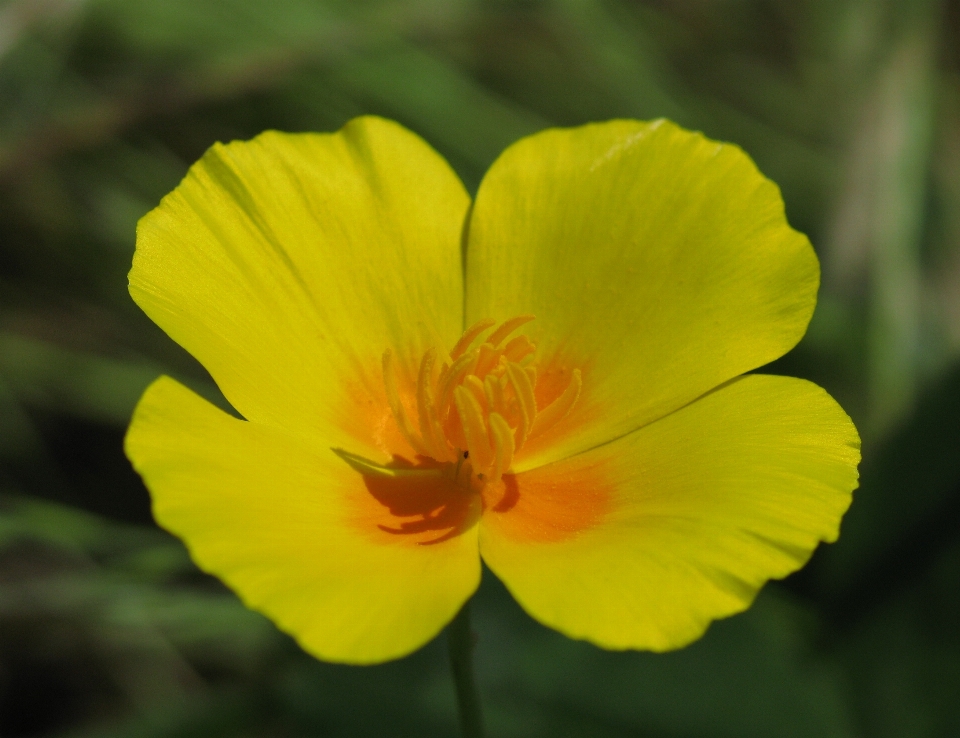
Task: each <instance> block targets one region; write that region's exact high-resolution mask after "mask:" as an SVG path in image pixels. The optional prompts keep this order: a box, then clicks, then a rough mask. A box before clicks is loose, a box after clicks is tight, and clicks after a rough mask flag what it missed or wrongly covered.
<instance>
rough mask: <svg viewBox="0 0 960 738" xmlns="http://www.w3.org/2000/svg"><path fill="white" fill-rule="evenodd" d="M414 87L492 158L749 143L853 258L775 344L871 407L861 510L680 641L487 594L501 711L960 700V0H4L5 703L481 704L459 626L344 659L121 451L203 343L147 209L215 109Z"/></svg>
mask: <svg viewBox="0 0 960 738" xmlns="http://www.w3.org/2000/svg"><path fill="white" fill-rule="evenodd" d="M361 113H378V114H381V115H385V116H388V117H391V118H395V119H397V120H399V121H401V122H402V123H404V124H405V125H407V126H409V127H410V128H412V129H414V130H416V131H418V132H419V133H420V134H421V135H423V136H424V137H425V138H426V139H427V140H428V141H429V142H431V143H432V144H433V145H434V146H435V147H436V148H438V149H439V150H440V151H441V152H442V153H443V154H444V155H445V156H446V157H447V158H448V160H449V161H450V162H451V163H452V164H453V166H454V167H455V168H456V169H457V171H458V172H459V173H460V175H461V176H462V177H463V179H464V181H465V182H466V183H467V186H468V187H469V188H471V189H475V188H476V186H477V183H478V182H479V180H480V177H481V176H482V174H483V172H484V170H485V169H486V168H487V166H488V165H489V164H490V163H491V161H492V160H493V159H494V158H495V157H496V155H497V154H498V153H499V152H500V151H501V150H502V149H503V148H504V147H505V146H506V145H507V144H509V143H510V142H512V141H514V140H515V139H517V138H518V137H520V136H523V135H525V134H528V133H531V132H533V131H536V130H539V129H541V128H543V127H546V126H550V125H576V124H580V123H583V122H586V121H591V120H603V119H608V118H613V117H632V118H652V117H659V116H666V117H669V118H672V119H673V120H675V121H677V122H679V123H680V124H682V125H684V126H687V127H689V128H694V129H699V130H702V131H704V132H705V133H706V134H707V135H709V136H711V137H713V138H718V139H723V140H730V141H734V142H736V143H738V144H740V145H741V146H742V147H743V148H745V149H746V150H747V151H748V152H749V153H750V154H751V155H752V156H753V157H754V158H755V160H756V161H757V163H758V164H759V166H760V168H761V169H762V170H763V171H764V172H765V173H766V174H767V175H768V176H770V177H771V178H773V179H774V180H776V181H777V182H778V183H779V184H780V185H781V187H782V189H783V193H784V197H785V199H786V203H787V211H788V214H789V217H790V219H791V222H792V223H793V225H794V226H795V227H797V228H799V229H801V230H803V231H805V232H806V233H808V234H809V235H810V237H811V239H812V241H813V243H814V245H815V247H816V248H817V251H818V253H819V255H820V258H821V261H822V264H823V286H822V289H821V295H820V303H819V307H818V310H817V313H816V316H815V317H814V320H813V323H812V325H811V328H810V331H809V333H808V335H807V337H806V338H805V339H804V341H803V342H802V343H801V345H800V346H799V347H798V348H797V349H796V350H795V351H793V352H792V353H791V354H790V355H788V356H787V357H785V358H784V359H781V360H780V361H778V362H776V364H775V365H774V366H772V367H770V368H767V369H766V371H773V372H782V373H786V374H793V375H797V376H804V377H808V378H810V379H813V380H815V381H816V382H818V383H820V384H821V385H823V386H824V387H826V388H827V389H828V390H829V391H830V392H831V393H832V394H833V395H834V396H835V397H836V398H838V399H839V400H840V401H841V403H842V404H843V405H844V407H845V408H846V409H847V410H848V411H849V412H850V413H851V414H852V415H853V417H854V419H855V420H856V421H857V424H858V426H859V427H860V428H861V430H862V433H863V436H864V463H863V467H862V474H863V477H862V486H861V488H860V490H859V491H858V492H857V493H856V495H855V502H854V505H853V507H852V509H851V511H850V513H849V515H848V516H847V518H846V519H845V521H844V525H843V531H842V535H841V538H840V541H839V542H838V543H837V544H835V545H833V546H829V547H825V548H823V549H821V550H820V551H819V552H818V553H817V555H816V556H815V557H814V560H813V561H812V562H811V564H810V566H808V567H807V568H806V569H805V570H803V571H802V572H800V573H798V574H797V575H794V576H793V577H791V578H789V579H788V580H786V581H784V582H781V583H774V584H771V585H770V586H768V587H767V588H766V589H765V590H764V591H763V593H762V594H761V596H760V598H759V600H758V601H757V604H756V605H755V606H754V607H753V608H752V609H751V610H750V611H749V612H747V613H745V614H743V615H740V616H737V617H734V618H731V619H729V620H726V621H722V622H719V623H716V624H715V625H714V626H712V627H711V628H710V630H709V632H708V634H707V636H706V637H705V638H704V639H703V640H702V641H700V642H699V643H697V644H695V645H693V646H692V647H690V648H688V649H686V650H684V651H680V652H677V653H673V654H667V655H651V654H637V653H607V652H603V651H600V650H598V649H595V648H593V647H591V646H589V645H586V644H583V643H579V642H574V641H569V640H567V639H565V638H563V637H562V636H560V635H558V634H556V633H554V632H552V631H549V630H546V629H545V628H542V627H540V626H539V625H538V624H536V623H534V622H532V621H531V620H530V619H529V618H528V617H527V616H526V615H524V614H523V613H522V611H520V610H519V608H518V607H517V605H516V604H514V603H513V602H512V600H511V599H510V597H509V596H508V595H507V594H506V592H505V591H504V589H503V588H502V586H501V585H500V584H499V583H497V582H496V580H495V579H494V578H493V577H492V576H490V575H487V576H485V579H484V584H483V586H482V589H481V591H480V593H479V596H478V598H477V602H476V605H475V610H474V612H475V615H474V620H475V625H476V628H477V630H478V632H479V650H478V654H477V659H478V672H479V680H480V684H481V688H482V692H483V696H484V699H485V702H486V708H487V719H488V724H489V727H490V733H491V736H503V737H505V738H511V737H513V736H517V737H520V736H591V737H593V736H596V737H598V738H599V737H601V736H602V737H606V736H610V737H611V738H612V737H615V736H616V737H619V736H651V737H663V738H693V737H704V738H712V737H715V736H716V737H726V736H730V737H731V738H732V737H734V736H735V737H737V738H760V737H770V738H802V737H805V736H811V737H816V738H830V737H834V736H836V737H838V738H839V737H857V736H863V737H870V738H873V737H877V738H879V737H882V736H891V737H893V736H896V737H902V736H931V737H933V736H943V737H944V738H946V737H955V736H958V735H960V2H957V0H952V1H951V2H946V1H945V0H352V1H348V0H342V1H339V2H337V1H333V0H328V1H323V0H273V1H272V2H264V1H259V0H6V2H0V735H2V736H4V738H17V737H20V736H64V737H67V736H69V737H71V738H73V737H77V738H79V737H81V736H82V737H84V738H93V737H94V736H96V737H97V738H100V737H103V738H107V737H111V738H112V737H116V738H120V737H121V736H130V737H131V738H133V737H137V738H139V737H141V736H146V737H151V736H156V737H157V738H160V737H161V736H162V737H166V736H171V737H172V736H238V737H239V736H244V737H247V736H250V737H253V736H277V737H283V736H290V737H295V736H351V737H353V736H407V735H409V736H427V737H429V736H453V735H455V733H456V718H455V705H454V701H453V692H452V688H451V686H450V683H449V676H448V670H447V665H446V654H445V649H444V643H443V641H442V639H439V640H438V641H436V642H434V643H432V644H430V645H428V646H427V647H426V648H424V649H423V650H422V651H420V652H418V653H416V654H414V655H413V656H411V657H409V658H407V659H404V660H402V661H399V662H395V663H391V664H386V665H383V666H379V667H370V668H351V667H342V666H331V665H327V664H322V663H319V662H316V661H314V660H312V659H310V658H308V657H307V656H305V655H304V654H303V653H301V652H300V651H299V650H298V649H297V648H296V646H295V645H294V644H293V643H292V641H291V640H290V639H289V638H287V637H285V636H283V635H281V634H279V633H278V632H277V631H276V630H275V629H274V628H273V626H272V625H271V624H270V623H269V622H267V621H266V620H264V619H263V618H261V617H260V616H258V615H255V614H253V613H250V612H247V611H246V610H244V609H243V608H242V607H241V606H240V604H239V603H238V601H237V600H236V598H235V597H233V596H232V595H231V594H230V593H229V592H228V591H226V590H225V589H224V588H223V587H222V585H220V584H219V583H218V582H217V581H215V580H213V579H211V578H209V577H206V576H204V575H202V574H200V573H199V572H198V571H197V570H196V569H195V568H194V567H193V565H192V564H191V563H190V561H189V559H188V558H187V556H186V554H185V552H184V549H183V548H182V546H181V545H180V544H179V542H178V541H176V540H175V539H173V538H171V537H170V536H168V535H166V534H165V533H163V532H161V531H159V530H158V529H157V528H156V527H155V526H154V525H153V523H152V521H151V517H150V513H149V500H148V498H147V494H146V492H145V490H144V489H143V487H142V485H141V484H140V482H139V479H138V478H137V477H136V475H135V474H134V473H133V472H132V471H131V470H130V468H129V465H128V464H127V462H126V460H125V459H124V457H123V454H122V451H121V439H122V436H123V432H124V428H125V424H126V422H127V420H128V418H129V415H130V412H131V410H132V408H133V405H134V403H135V402H136V400H137V399H138V397H139V394H140V392H141V391H142V390H143V388H144V387H145V386H146V385H147V383H148V382H150V381H151V380H152V379H153V378H154V377H155V376H157V375H158V374H160V373H161V372H166V373H169V374H173V375H174V376H176V377H178V378H180V379H181V380H183V381H185V382H187V383H188V384H190V385H191V386H193V387H195V388H197V389H198V390H199V391H201V392H203V393H206V394H207V395H208V396H211V397H213V396H216V393H217V391H216V389H215V387H214V386H213V384H212V382H211V381H210V379H209V377H207V376H206V374H205V373H204V371H203V369H202V368H201V367H200V366H199V365H198V364H197V363H196V362H195V361H193V360H192V359H191V358H190V357H189V356H188V355H186V354H185V352H183V351H182V350H181V349H179V348H178V347H177V346H176V345H174V344H173V343H172V342H171V341H170V340H168V339H167V338H166V337H165V336H164V335H163V334H162V333H161V332H160V331H159V329H157V328H156V327H155V326H154V325H153V324H152V323H150V321H149V320H147V319H146V317H145V316H144V315H142V314H141V313H140V311H139V310H138V309H137V308H136V306H135V305H134V304H133V303H132V302H131V300H130V299H129V297H128V295H127V292H126V272H127V270H128V268H129V264H130V259H131V255H132V253H133V248H134V227H135V224H136V221H137V219H138V218H139V217H140V216H141V215H143V214H144V213H145V212H147V211H148V210H149V209H151V208H152V207H154V206H155V205H156V204H157V202H158V201H159V199H160V197H161V196H162V195H164V194H165V193H166V192H168V191H169V190H170V189H172V188H173V187H174V186H175V185H176V184H177V182H178V181H179V180H180V178H181V177H182V176H183V174H184V172H185V171H186V169H187V167H188V166H189V165H190V163H192V162H193V161H194V160H195V159H197V158H198V157H199V156H200V155H201V153H202V152H203V151H204V150H205V149H206V148H207V147H208V146H210V145H211V144H212V143H213V142H214V141H218V140H219V141H228V140H231V139H237V138H241V139H242V138H249V137H252V136H254V135H255V134H257V133H258V132H260V131H261V130H263V129H266V128H278V129H282V130H288V131H301V130H312V131H329V130H334V129H336V128H338V127H339V126H340V125H342V124H343V123H344V122H345V121H346V120H348V119H349V118H351V117H352V116H355V115H358V114H361Z"/></svg>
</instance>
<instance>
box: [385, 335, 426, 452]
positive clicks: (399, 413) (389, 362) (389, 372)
mask: <svg viewBox="0 0 960 738" xmlns="http://www.w3.org/2000/svg"><path fill="white" fill-rule="evenodd" d="M383 385H384V387H385V388H386V390H387V404H388V405H389V406H390V412H391V413H393V419H394V420H395V421H396V423H397V428H398V429H399V430H400V435H402V436H403V437H404V439H405V440H406V442H407V443H409V444H410V446H411V447H412V448H413V450H414V451H416V452H417V453H418V454H420V455H422V456H427V455H428V453H427V448H426V446H424V444H423V441H421V440H420V438H418V437H417V435H416V434H415V433H414V432H413V429H412V428H411V427H410V423H409V421H408V420H407V414H406V413H405V412H404V410H403V403H402V402H401V401H400V389H399V388H398V387H397V375H396V374H395V373H394V371H393V352H392V351H391V350H390V349H387V350H386V351H384V352H383Z"/></svg>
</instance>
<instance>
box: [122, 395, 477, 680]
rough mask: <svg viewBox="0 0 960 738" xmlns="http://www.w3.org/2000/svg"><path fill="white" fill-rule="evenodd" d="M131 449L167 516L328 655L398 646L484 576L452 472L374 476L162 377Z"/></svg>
mask: <svg viewBox="0 0 960 738" xmlns="http://www.w3.org/2000/svg"><path fill="white" fill-rule="evenodd" d="M126 451H127V455H128V456H129V457H130V459H131V460H132V461H133V464H134V466H135V468H136V469H137V471H138V472H140V474H141V475H142V476H143V478H144V481H145V482H146V484H147V486H148V487H149V489H150V492H151V495H152V497H153V511H154V515H155V516H156V519H157V521H158V522H159V523H160V525H162V526H163V527H164V528H166V529H167V530H169V531H171V532H172V533H175V534H176V535H178V536H180V537H181V538H183V539H184V541H185V542H186V544H187V547H188V548H189V549H190V553H191V555H192V556H193V558H194V560H195V561H196V562H197V564H198V565H199V566H200V567H201V568H202V569H203V570H204V571H208V572H210V573H212V574H215V575H217V576H218V577H220V578H221V579H223V580H224V581H225V582H226V583H227V584H228V585H229V586H230V587H231V588H232V589H234V590H235V591H236V592H237V594H238V595H240V597H241V599H242V600H243V601H244V604H246V605H247V606H248V607H250V608H252V609H254V610H258V611H259V612H262V613H264V614H265V615H267V616H268V617H270V618H271V619H272V620H273V621H274V622H275V623H277V625H278V626H279V627H280V628H281V629H282V630H284V631H286V632H288V633H290V634H291V635H292V636H294V637H295V638H296V639H297V641H298V642H299V643H300V645H301V646H302V647H303V648H304V649H305V650H306V651H308V652H310V653H311V654H313V655H315V656H317V657H319V658H322V659H325V660H328V661H339V662H347V663H357V664H362V663H373V662H379V661H386V660H388V659H392V658H397V657H399V656H403V655H404V654H407V653H409V652H411V651H413V650H414V649H416V648H418V647H420V646H422V645H423V644H424V643H426V642H427V641H429V640H430V639H431V638H432V637H433V636H435V635H436V634H437V632H438V631H439V630H440V629H441V628H442V627H443V626H444V625H445V624H446V623H447V622H449V621H450V620H451V619H452V618H453V616H454V615H455V614H456V613H457V610H458V609H459V608H460V607H461V605H462V604H463V603H464V602H465V601H466V600H467V598H468V597H470V595H471V594H472V593H473V592H474V590H475V589H476V587H477V585H478V583H479V581H480V557H479V555H478V552H477V533H476V530H477V527H476V525H475V521H476V516H477V515H478V514H479V511H478V509H477V507H478V506H477V505H476V504H475V502H474V503H472V502H471V501H470V500H471V498H470V497H467V496H464V495H462V494H460V495H456V494H451V489H450V487H451V484H450V481H449V479H445V478H441V477H439V476H432V475H431V474H429V473H426V474H424V475H423V476H422V477H421V476H420V475H409V476H404V475H397V476H390V475H387V474H371V475H369V476H365V475H363V474H361V473H360V472H359V471H358V470H357V465H356V464H354V463H349V460H345V459H344V458H341V457H339V456H338V455H337V454H336V453H334V451H333V450H331V449H330V448H328V447H325V446H323V445H322V444H316V443H308V442H306V441H305V440H304V439H302V438H300V437H298V436H295V435H291V434H287V433H285V432H283V431H282V430H280V429H277V428H273V427H270V426H265V425H261V424H257V423H252V422H246V421H242V420H237V419H236V418H232V417H230V416H228V415H226V414H225V413H223V412H221V411H220V410H218V409H216V408H214V407H213V406H212V405H210V404H209V403H207V402H206V401H205V400H202V399H200V398H199V397H197V396H196V395H194V394H193V393H192V392H190V390H188V389H186V388H185V387H183V386H182V385H180V384H178V383H176V382H175V381H174V380H172V379H169V378H165V377H164V378H161V379H159V380H157V381H156V382H155V383H154V384H153V385H151V387H150V388H149V389H148V390H147V392H146V394H145V395H144V397H143V399H142V400H141V401H140V404H139V405H138V407H137V410H136V412H135V414H134V418H133V421H132V423H131V425H130V430H129V431H128V434H127V438H126Z"/></svg>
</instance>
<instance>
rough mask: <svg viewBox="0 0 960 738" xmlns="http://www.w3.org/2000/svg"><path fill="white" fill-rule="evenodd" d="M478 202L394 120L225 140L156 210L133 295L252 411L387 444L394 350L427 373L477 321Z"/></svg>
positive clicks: (407, 369)
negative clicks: (467, 305)
mask: <svg viewBox="0 0 960 738" xmlns="http://www.w3.org/2000/svg"><path fill="white" fill-rule="evenodd" d="M468 205H469V198H468V196H467V194H466V192H465V190H464V189H463V186H462V184H461V183H460V181H459V179H458V178H457V176H456V175H455V174H454V173H453V171H452V170H451V169H450V167H449V166H448V165H447V164H446V162H444V160H443V159H442V158H441V157H440V156H439V155H438V154H437V153H436V152H434V151H433V150H432V149H431V148H430V147H429V146H428V145H427V144H425V143H424V142H423V141H422V140H421V139H420V138H418V137H417V136H415V135H414V134H412V133H410V132H409V131H407V130H405V129H404V128H402V127H401V126H399V125H397V124H396V123H391V122H389V121H385V120H382V119H379V118H373V117H366V118H358V119H356V120H353V121H351V122H350V123H349V124H347V125H346V126H345V127H344V128H343V129H342V130H341V131H340V132H338V133H334V134H313V133H308V134H284V133H277V132H275V131H268V132H266V133H264V134H261V135H260V136H258V137H257V138H255V139H253V140H252V141H246V142H234V143H230V144H227V145H225V146H224V145H221V144H217V145H215V146H214V147H213V148H211V149H210V150H209V151H208V152H207V153H206V154H205V155H204V157H203V158H202V159H201V160H200V161H199V162H198V163H197V164H195V165H194V166H193V167H191V169H190V171H189V173H188V174H187V176H186V178H185V179H184V180H183V182H182V183H181V184H180V185H179V186H178V187H177V188H176V189H175V190H174V191H173V192H172V193H170V194H169V195H167V197H165V198H164V199H163V201H162V202H161V204H160V206H159V207H157V208H156V209H155V210H153V211H152V212H151V213H149V214H148V215H146V216H145V217H144V218H143V219H142V220H141V221H140V224H139V227H138V231H137V251H136V255H135V257H134V262H133V269H132V271H131V272H130V292H131V294H132V295H133V298H134V299H135V300H136V301H137V304H139V305H140V306H141V307H142V308H143V310H144V311H145V312H146V313H147V314H148V315H149V316H150V317H151V318H152V319H153V320H154V321H155V322H156V323H157V324H158V325H160V327H161V328H163V329H164V330H165V331H166V332H167V333H168V334H169V335H170V336H171V337H172V338H173V339H174V340H176V341H177V342H178V343H179V344H180V345H182V346H183V347H184V348H186V349H187V350H188V351H189V352H190V353H192V354H193V355H194V356H195V357H196V358H197V359H199V360H200V362H201V363H202V364H203V365H204V366H205V367H206V368H207V370H208V371H209V372H210V373H211V375H212V376H213V378H214V379H215V380H216V382H217V384H218V385H219V386H220V388H221V390H223V392H224V394H225V395H226V397H227V399H228V400H229V401H230V402H231V403H232V404H233V406H234V407H235V408H237V410H238V411H239V412H240V413H241V414H242V415H243V416H244V417H245V418H247V419H248V420H253V421H258V422H263V423H269V424H272V425H276V426H280V427H284V428H287V429H294V428H296V429H298V430H302V431H307V432H309V431H313V432H316V433H320V434H321V435H322V436H323V437H325V438H326V439H328V440H329V441H330V442H331V445H336V444H342V445H349V446H350V447H351V448H353V450H355V451H357V452H358V453H359V452H366V453H370V448H371V447H373V446H377V447H380V449H381V450H383V444H382V443H379V442H378V441H377V440H376V439H371V437H370V434H371V433H372V432H375V431H376V429H377V428H382V427H386V426H393V423H392V421H391V420H389V408H388V404H387V403H386V397H385V395H384V393H383V378H382V373H381V357H382V356H383V352H384V350H386V349H388V348H390V349H393V350H394V351H395V352H396V356H397V364H398V368H399V370H400V372H401V374H402V375H403V376H409V377H413V378H415V377H416V367H417V364H418V362H419V360H420V357H421V356H422V355H423V353H424V351H425V350H426V349H427V348H429V347H431V346H440V347H447V346H452V345H453V344H454V343H455V342H456V340H457V338H458V337H459V335H460V333H461V331H462V330H463V308H462V302H463V285H462V279H461V272H462V268H461V250H460V242H461V231H462V228H463V220H464V217H465V213H466V211H467V208H468ZM371 413H373V415H371ZM374 415H375V416H376V417H373V416H374ZM381 416H382V417H381ZM388 445H389V444H388ZM394 450H396V449H394Z"/></svg>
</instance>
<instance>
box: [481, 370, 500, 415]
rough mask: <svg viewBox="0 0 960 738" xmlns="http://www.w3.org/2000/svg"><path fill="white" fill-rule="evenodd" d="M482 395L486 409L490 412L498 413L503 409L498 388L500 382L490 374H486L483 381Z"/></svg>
mask: <svg viewBox="0 0 960 738" xmlns="http://www.w3.org/2000/svg"><path fill="white" fill-rule="evenodd" d="M483 394H484V396H485V397H486V398H487V407H488V408H490V412H492V413H498V412H500V410H501V409H502V408H503V390H502V389H501V388H500V380H499V379H497V377H495V376H493V375H492V374H488V375H487V377H486V379H484V380H483Z"/></svg>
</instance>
